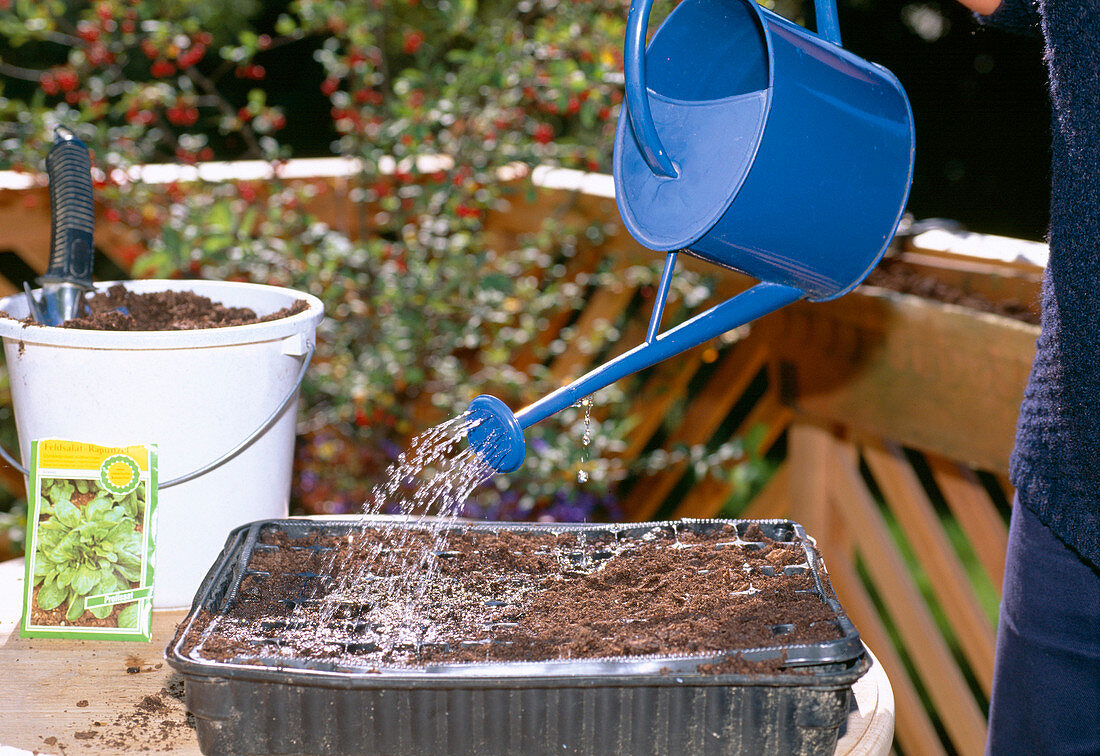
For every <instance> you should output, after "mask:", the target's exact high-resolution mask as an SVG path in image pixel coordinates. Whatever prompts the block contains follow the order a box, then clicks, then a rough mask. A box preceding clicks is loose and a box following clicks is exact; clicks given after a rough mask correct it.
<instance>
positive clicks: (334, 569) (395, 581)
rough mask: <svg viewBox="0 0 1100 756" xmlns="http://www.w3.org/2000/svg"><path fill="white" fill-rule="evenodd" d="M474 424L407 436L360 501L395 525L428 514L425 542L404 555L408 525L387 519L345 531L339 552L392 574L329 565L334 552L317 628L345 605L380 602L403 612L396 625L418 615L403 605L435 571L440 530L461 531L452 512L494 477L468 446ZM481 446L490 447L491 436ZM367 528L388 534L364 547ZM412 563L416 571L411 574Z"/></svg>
mask: <svg viewBox="0 0 1100 756" xmlns="http://www.w3.org/2000/svg"><path fill="white" fill-rule="evenodd" d="M479 422H480V421H479V420H475V419H473V418H472V417H470V416H469V415H468V414H463V415H460V416H458V417H456V418H453V419H451V420H448V421H447V422H444V423H442V424H440V425H437V426H435V427H434V428H431V429H430V430H428V431H426V432H424V433H422V434H421V435H419V436H417V437H416V438H415V439H413V441H412V443H411V444H410V445H409V449H408V450H407V451H406V452H404V453H402V454H401V455H399V456H398V458H397V461H396V462H394V463H393V464H392V465H390V466H389V468H387V470H386V472H385V475H384V477H383V479H382V481H381V482H380V483H379V484H378V485H376V486H375V487H374V489H373V490H372V491H371V494H370V497H369V498H368V499H367V501H366V502H364V504H363V514H364V515H368V516H370V515H379V514H389V515H397V516H398V518H399V519H398V520H397V523H404V522H407V521H408V520H409V519H411V518H413V517H419V516H422V515H432V516H434V517H435V519H434V520H426V521H425V524H426V526H427V527H428V528H430V529H433V530H434V537H432V538H431V539H430V540H431V542H432V545H431V547H430V548H429V549H425V550H423V551H422V552H421V551H419V550H411V549H409V548H407V546H408V539H409V537H410V533H411V531H410V530H409V529H408V528H404V527H398V526H397V525H396V524H395V523H392V522H391V523H389V524H387V523H386V522H379V521H377V520H374V521H372V520H369V519H365V520H363V521H361V522H360V523H359V524H358V525H357V526H356V527H354V528H352V529H351V530H350V531H349V533H348V536H347V539H348V541H347V544H346V545H347V549H346V552H345V553H363V554H364V555H365V556H366V557H367V559H366V560H365V561H366V562H368V563H369V562H371V561H374V560H375V559H380V560H382V563H383V564H384V565H385V566H386V567H387V568H388V569H386V570H385V571H386V572H387V573H388V574H390V575H392V576H393V577H390V578H387V579H385V580H377V579H374V577H375V576H373V575H371V574H369V573H367V572H365V571H364V570H359V571H357V570H355V569H351V568H349V565H341V564H336V563H335V560H336V559H337V557H336V556H335V554H336V553H339V552H334V556H333V557H332V558H331V559H330V563H329V564H328V565H326V572H327V573H328V574H329V575H335V576H336V578H335V580H336V582H335V584H334V585H333V586H332V588H331V590H329V591H328V593H327V594H326V596H325V599H324V603H323V605H322V607H321V623H322V624H323V625H327V624H328V623H329V622H331V621H332V619H333V617H334V615H335V614H336V613H337V611H338V609H339V607H341V606H345V607H346V606H348V605H373V606H381V605H385V606H388V607H390V609H391V611H393V612H394V613H395V614H396V615H403V616H402V617H400V618H399V617H397V616H395V617H394V619H395V620H398V619H406V620H407V619H410V618H411V617H410V615H411V614H416V613H417V611H416V607H415V606H414V605H410V604H415V603H416V601H417V600H418V599H419V598H420V597H422V596H423V594H424V591H425V590H426V589H427V587H428V585H429V584H430V583H431V580H432V576H433V575H434V574H435V573H436V571H437V566H438V555H439V554H440V553H441V552H445V551H446V541H447V535H446V529H447V528H453V527H454V526H455V525H456V524H458V525H459V526H461V521H460V520H459V519H458V515H459V513H460V512H461V511H462V507H463V505H464V504H465V503H466V501H467V500H468V499H469V497H470V495H471V494H472V493H473V491H474V490H475V489H476V488H477V487H478V486H479V485H481V484H482V483H483V482H485V481H486V480H488V479H489V478H490V477H491V476H492V475H493V473H494V468H493V466H492V465H491V464H489V462H487V461H486V460H484V459H482V458H481V457H480V456H478V455H477V454H476V453H475V452H474V451H473V449H472V448H471V447H470V446H469V444H468V443H467V437H468V436H469V434H470V431H471V430H473V429H474V428H475V427H477V425H478V423H479ZM488 448H492V439H489V443H488ZM367 528H372V529H376V530H377V529H381V530H389V531H390V533H389V534H388V536H389V537H387V538H383V539H378V540H371V541H370V542H369V543H368V539H366V538H364V535H363V534H364V531H365V530H366V529H367ZM418 566H419V568H420V569H414V568H416V567H418ZM413 576H415V578H414V577H413Z"/></svg>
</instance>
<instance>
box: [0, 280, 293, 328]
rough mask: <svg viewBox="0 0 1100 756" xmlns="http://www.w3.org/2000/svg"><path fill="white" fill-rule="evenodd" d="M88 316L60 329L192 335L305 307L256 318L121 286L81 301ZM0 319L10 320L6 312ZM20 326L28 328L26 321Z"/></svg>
mask: <svg viewBox="0 0 1100 756" xmlns="http://www.w3.org/2000/svg"><path fill="white" fill-rule="evenodd" d="M85 301H86V302H87V303H88V314H87V315H84V316H82V317H79V318H73V319H72V320H67V321H65V322H64V323H62V324H61V327H62V328H81V329H84V330H89V331H192V330H196V329H201V328H225V327H227V326H239V325H251V324H253V323H266V322H269V321H272V320H280V319H282V318H289V317H290V316H292V315H297V314H298V313H300V312H305V311H306V310H307V309H309V304H308V303H307V302H306V301H305V300H304V299H299V300H297V301H295V302H294V304H293V305H291V306H290V307H284V308H282V309H281V310H278V311H276V312H273V313H270V314H269V315H262V316H260V315H257V314H256V313H255V312H254V311H253V310H251V309H250V308H248V307H229V306H227V305H224V304H221V303H219V302H215V301H213V300H212V299H210V298H209V297H204V296H202V295H201V294H195V293H194V292H191V291H153V292H133V291H130V290H128V289H127V288H126V287H125V286H124V285H123V284H116V285H115V286H111V287H110V288H108V289H106V290H100V291H97V292H96V293H94V294H92V295H91V296H90V297H88V298H87V299H86V300H85ZM0 316H4V317H11V316H10V315H8V313H6V312H0ZM23 322H25V323H28V324H31V323H34V319H33V318H30V317H27V318H24V319H23Z"/></svg>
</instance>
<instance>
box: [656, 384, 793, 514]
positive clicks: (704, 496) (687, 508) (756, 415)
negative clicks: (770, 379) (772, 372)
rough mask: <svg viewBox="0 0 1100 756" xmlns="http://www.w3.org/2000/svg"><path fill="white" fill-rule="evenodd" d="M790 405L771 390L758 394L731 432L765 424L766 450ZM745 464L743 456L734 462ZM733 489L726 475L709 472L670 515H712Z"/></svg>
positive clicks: (784, 424) (785, 419) (763, 448)
mask: <svg viewBox="0 0 1100 756" xmlns="http://www.w3.org/2000/svg"><path fill="white" fill-rule="evenodd" d="M792 414H793V413H792V412H791V409H790V407H787V406H786V405H784V404H783V403H782V402H780V401H779V398H778V397H777V396H776V394H775V393H774V392H770V391H769V392H768V393H766V394H764V396H763V397H761V398H760V401H758V402H757V403H756V406H755V407H753V408H752V409H751V410H750V411H749V413H748V415H746V416H745V419H744V420H742V421H741V423H740V424H739V425H738V426H737V429H736V430H734V432H733V436H734V437H735V438H736V437H738V436H744V435H745V434H746V433H748V432H749V431H750V430H751V429H752V428H754V427H756V426H758V425H764V426H765V427H767V432H766V433H765V434H764V437H763V438H762V439H761V441H760V450H759V451H760V453H761V454H765V453H767V451H768V450H769V449H770V448H771V447H772V444H774V443H775V442H776V440H777V439H778V438H779V437H780V436H781V435H782V434H783V431H784V430H786V429H787V427H788V426H789V425H790V420H791V415H792ZM738 464H740V465H743V464H748V462H747V461H746V460H741V461H739V462H737V463H736V464H735V465H734V466H736V465H738ZM732 493H733V484H732V483H731V482H730V480H729V478H728V476H727V477H723V478H715V477H714V476H713V475H708V476H707V477H706V478H704V479H703V480H700V481H697V482H696V483H695V485H694V486H692V487H691V490H690V491H688V492H687V493H686V494H685V495H684V499H683V501H681V502H680V504H679V505H678V506H677V508H676V512H675V514H674V515H673V517H714V516H715V515H716V514H717V513H718V512H719V511H720V510H721V509H722V507H723V506H725V503H726V501H727V500H728V499H729V497H730V495H731V494H732Z"/></svg>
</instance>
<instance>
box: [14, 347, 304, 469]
mask: <svg viewBox="0 0 1100 756" xmlns="http://www.w3.org/2000/svg"><path fill="white" fill-rule="evenodd" d="M316 349H317V347H316V345H315V344H314V343H313V342H312V341H310V342H307V343H306V350H305V354H304V355H303V359H302V366H301V367H300V368H299V369H298V375H297V376H295V379H294V385H293V386H292V387H291V389H290V391H289V392H288V393H287V395H286V396H284V397H283V400H282V401H281V402H279V406H278V407H276V408H275V410H274V411H273V412H272V413H271V414H270V415H268V416H267V419H266V420H264V421H263V422H262V423H260V426H259V427H258V428H256V430H254V431H252V432H251V433H249V434H248V436H247V437H246V438H245V439H244V440H243V441H241V442H240V443H239V444H237V445H236V446H234V447H233V448H232V449H230V450H229V451H227V452H225V453H224V454H222V455H221V456H220V457H218V458H217V459H215V460H213V461H211V462H208V463H206V464H205V465H203V466H202V467H200V468H198V469H195V470H192V471H191V472H189V473H184V474H183V475H180V476H178V477H175V478H172V479H171V480H166V481H164V482H163V483H158V484H157V488H158V489H164V488H169V487H170V486H177V485H179V484H180V483H186V482H187V481H189V480H194V479H195V478H197V477H199V476H200V475H205V474H206V473H208V472H210V471H211V470H213V469H215V468H218V467H221V466H222V465H224V464H225V463H226V462H228V461H229V460H231V459H233V458H234V457H236V456H237V455H238V454H240V453H241V452H242V451H244V450H245V449H247V448H248V447H249V446H251V445H252V442H253V441H255V440H256V439H257V438H259V437H260V436H261V435H262V434H263V433H264V432H265V431H267V429H268V428H270V427H271V426H272V425H274V424H275V421H276V420H278V419H279V416H280V415H282V414H283V410H285V409H286V408H287V405H289V404H290V403H291V401H293V399H294V397H295V396H296V395H297V393H298V389H299V388H300V387H301V385H302V379H304V378H305V377H306V368H308V367H309V363H310V361H311V360H312V359H313V353H314V351H316ZM0 457H3V458H4V460H5V461H6V462H7V463H8V464H9V465H11V466H12V467H14V468H15V469H16V471H18V472H19V473H20V474H22V475H28V476H29V475H30V474H31V473H30V470H28V469H27V468H26V467H24V466H23V465H22V464H20V463H19V460H17V459H16V458H15V457H14V456H13V455H12V454H11V452H9V451H8V450H7V449H5V448H4V446H3V445H2V444H0Z"/></svg>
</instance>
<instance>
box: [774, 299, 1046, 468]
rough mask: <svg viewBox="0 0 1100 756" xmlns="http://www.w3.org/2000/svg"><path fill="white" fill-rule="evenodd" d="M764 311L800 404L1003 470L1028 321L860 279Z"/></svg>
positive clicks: (1029, 335) (1032, 335) (1028, 344)
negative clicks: (817, 297)
mask: <svg viewBox="0 0 1100 756" xmlns="http://www.w3.org/2000/svg"><path fill="white" fill-rule="evenodd" d="M765 320H766V323H767V328H768V329H769V333H768V340H769V341H770V342H771V343H772V344H773V346H774V356H775V359H776V360H778V361H779V362H780V363H781V366H782V370H783V372H784V378H785V386H787V389H788V391H789V392H790V394H791V397H790V399H791V401H792V402H793V403H794V405H795V407H796V409H798V410H799V411H800V412H803V413H806V414H807V415H810V416H812V417H814V418H818V419H820V420H822V421H827V422H837V423H840V424H842V425H844V426H847V427H852V428H854V429H857V430H859V431H860V432H863V433H866V434H868V435H871V436H877V437H882V438H892V439H896V440H897V441H898V442H899V443H901V444H903V445H905V446H907V447H910V448H915V449H920V450H922V451H929V452H934V453H936V454H940V455H942V456H945V457H949V458H951V459H957V460H959V461H960V462H964V463H966V464H968V465H969V466H971V467H973V468H976V469H981V470H990V471H994V472H1007V466H1008V459H1009V456H1010V453H1011V450H1012V444H1013V442H1014V439H1015V435H1016V418H1017V415H1018V412H1019V405H1020V401H1021V400H1022V398H1023V391H1024V385H1025V384H1026V382H1027V376H1028V373H1029V372H1030V369H1031V361H1032V359H1033V357H1034V353H1035V339H1036V336H1037V335H1038V328H1037V327H1036V326H1031V325H1027V324H1025V323H1020V322H1018V321H1014V320H1009V319H1007V318H1003V317H997V316H994V315H987V314H984V313H978V312H975V311H972V310H967V309H964V308H961V307H952V306H948V305H941V304H938V303H935V302H929V301H927V300H923V299H920V298H919V297H915V296H910V295H905V294H897V293H894V292H888V291H884V290H882V289H873V290H872V289H867V288H865V289H863V290H861V291H859V292H854V293H852V294H849V295H848V296H845V297H841V298H840V299H837V300H834V301H831V302H822V303H817V304H810V303H804V302H798V303H795V304H793V305H791V306H789V307H786V308H783V309H782V310H780V311H778V312H776V313H773V314H772V315H771V316H769V317H768V318H767V319H765ZM761 322H762V323H764V321H761ZM975 428H981V432H980V433H975V432H974V429H975Z"/></svg>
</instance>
